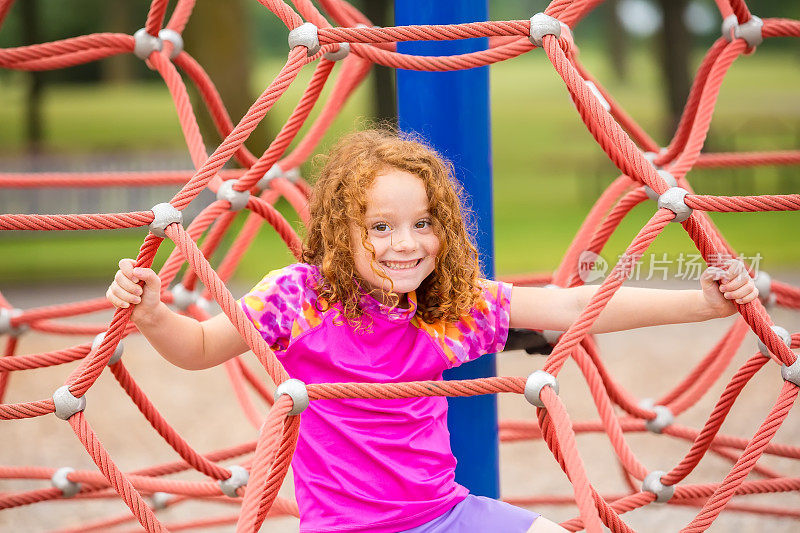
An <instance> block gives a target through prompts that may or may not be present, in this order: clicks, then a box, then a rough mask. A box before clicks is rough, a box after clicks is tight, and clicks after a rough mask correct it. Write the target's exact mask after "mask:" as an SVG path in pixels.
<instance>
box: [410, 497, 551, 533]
mask: <svg viewBox="0 0 800 533" xmlns="http://www.w3.org/2000/svg"><path fill="white" fill-rule="evenodd" d="M538 517H539V514H538V513H534V512H533V511H528V510H527V509H522V508H521V507H515V506H514V505H510V504H508V503H505V502H501V501H498V500H493V499H492V498H486V497H484V496H473V495H472V494H469V495H467V497H466V498H464V499H463V500H462V501H461V502H459V503H457V504H456V505H454V506H453V507H452V508H450V510H449V511H447V512H446V513H444V514H443V515H441V516H438V517H436V518H434V519H433V520H431V521H430V522H428V523H425V524H422V525H421V526H417V527H414V528H411V529H407V530H405V531H403V532H402V533H469V532H473V533H475V532H485V531H503V532H504V533H525V532H526V531H528V530H529V529H530V527H531V526H532V525H533V521H534V520H536V519H537V518H538Z"/></svg>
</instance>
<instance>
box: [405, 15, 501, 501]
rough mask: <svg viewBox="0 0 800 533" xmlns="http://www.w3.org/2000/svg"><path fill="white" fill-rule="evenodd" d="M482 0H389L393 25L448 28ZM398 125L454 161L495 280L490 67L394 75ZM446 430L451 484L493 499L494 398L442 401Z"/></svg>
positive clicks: (491, 366)
mask: <svg viewBox="0 0 800 533" xmlns="http://www.w3.org/2000/svg"><path fill="white" fill-rule="evenodd" d="M487 17H488V3H487V1H486V0H461V1H458V2H439V1H431V0H395V24H396V25H398V26H400V25H408V24H453V23H461V22H476V21H483V20H487ZM487 46H488V39H485V38H483V39H468V40H461V41H433V42H407V43H399V44H398V47H397V48H398V51H399V52H403V53H408V54H416V55H452V54H463V53H467V52H474V51H478V50H484V49H486V47H487ZM397 102H398V118H399V126H400V129H401V130H402V131H408V132H411V131H413V132H417V133H419V134H421V135H422V136H423V137H424V138H425V139H427V140H428V142H430V143H431V144H432V145H433V146H434V147H435V148H436V149H437V150H438V151H439V152H440V153H442V155H444V156H445V157H446V158H448V159H449V160H450V161H452V162H453V165H454V166H455V169H456V177H457V178H458V180H460V182H461V183H462V185H463V186H464V188H465V189H466V191H467V194H468V202H469V204H470V205H471V207H472V211H473V214H474V217H475V225H476V227H477V229H478V235H477V244H478V251H479V253H480V258H481V262H482V265H483V274H484V275H485V276H486V277H490V278H491V277H494V233H493V227H492V164H491V143H490V140H491V131H490V122H489V69H488V67H480V68H473V69H469V70H461V71H455V72H414V71H408V70H400V69H398V71H397ZM495 373H496V372H495V357H494V355H485V356H483V357H481V358H480V359H478V360H476V361H473V362H471V363H468V364H465V365H463V366H461V367H459V368H455V369H452V370H449V371H447V372H446V373H445V377H446V378H447V379H471V378H478V377H488V376H494V375H495ZM449 403H450V405H449V415H448V426H449V429H450V441H451V445H452V447H453V453H454V454H455V456H456V458H457V459H458V466H457V468H456V480H457V481H458V482H459V483H461V484H462V485H464V486H466V487H467V488H468V489H470V491H471V492H472V493H474V494H479V495H482V496H488V497H492V498H498V497H499V496H500V482H499V474H498V436H497V399H496V397H495V396H494V395H484V396H474V397H470V398H450V399H449Z"/></svg>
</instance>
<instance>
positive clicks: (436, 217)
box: [302, 129, 480, 323]
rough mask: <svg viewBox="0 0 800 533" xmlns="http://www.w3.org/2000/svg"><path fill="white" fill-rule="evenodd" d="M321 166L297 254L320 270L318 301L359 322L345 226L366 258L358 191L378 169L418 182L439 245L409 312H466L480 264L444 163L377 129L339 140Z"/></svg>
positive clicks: (438, 315)
mask: <svg viewBox="0 0 800 533" xmlns="http://www.w3.org/2000/svg"><path fill="white" fill-rule="evenodd" d="M324 160H325V163H324V166H323V168H322V170H321V172H320V174H319V177H318V179H317V182H316V183H315V185H314V188H313V190H312V193H311V199H310V202H309V211H310V214H311V221H310V222H309V225H308V228H307V232H306V236H305V239H304V242H303V254H302V260H303V261H304V262H306V263H309V264H313V265H318V266H319V268H320V272H321V274H322V281H321V284H320V286H319V287H317V290H318V291H319V294H320V298H321V300H322V301H324V302H326V303H327V304H328V305H333V304H335V303H341V305H342V308H343V311H344V315H345V317H346V318H347V319H348V320H351V321H355V322H358V321H359V319H360V317H361V316H362V310H361V308H360V306H359V302H360V299H361V294H362V293H361V289H360V286H362V285H363V280H361V279H360V276H359V275H358V273H357V272H356V268H355V263H354V260H353V250H352V246H351V236H350V229H349V228H350V224H351V223H352V222H355V223H356V224H357V225H360V226H361V227H362V229H363V231H362V242H363V243H364V246H365V248H366V249H368V250H371V251H373V253H374V250H373V249H372V247H371V245H370V244H369V243H368V242H367V230H366V227H365V226H364V216H365V213H366V207H367V205H366V191H367V190H368V189H369V187H370V186H371V185H372V181H373V179H374V178H375V176H377V175H378V174H379V173H380V172H381V171H383V170H386V169H387V168H396V169H399V170H403V171H406V172H409V173H411V174H413V175H415V176H417V177H419V178H420V179H421V180H422V181H423V183H424V184H425V190H426V192H427V196H428V203H429V209H430V214H431V219H432V226H433V229H434V232H435V233H436V235H437V236H438V237H439V241H440V245H441V249H440V251H439V255H438V256H437V258H436V268H435V269H434V271H433V272H432V273H431V274H430V275H429V276H428V277H427V278H426V279H425V280H424V281H423V282H422V284H421V285H420V287H419V289H417V291H416V293H417V313H418V314H419V315H420V316H421V318H422V319H423V320H424V321H425V322H427V323H433V322H435V321H439V320H448V321H454V320H457V319H458V318H459V317H461V316H463V315H464V314H466V313H467V312H468V311H469V309H471V308H472V306H473V305H474V304H475V299H476V297H477V295H478V285H477V281H478V278H479V276H480V264H479V261H478V252H477V249H476V247H475V244H474V242H473V239H472V236H471V233H470V231H468V229H467V223H466V222H465V215H469V213H468V211H467V210H466V208H465V207H464V204H463V202H462V196H463V189H462V187H461V186H460V185H459V184H458V182H457V181H456V180H455V179H454V177H453V168H452V165H451V164H450V163H449V162H447V161H445V160H444V159H443V158H442V157H441V156H440V155H439V154H438V153H436V151H434V150H433V149H432V148H430V147H428V146H426V145H425V144H424V143H423V142H421V141H420V140H419V139H416V138H413V137H411V136H408V135H406V134H398V133H395V132H394V131H391V130H384V129H370V130H365V131H359V132H354V133H351V134H348V135H345V136H344V137H342V138H341V139H340V140H339V141H338V142H337V143H336V144H335V145H334V146H333V148H331V150H330V152H329V153H328V155H327V156H326V157H325V158H324ZM376 273H377V274H378V275H380V276H381V277H384V278H385V276H384V275H382V274H381V273H380V272H377V271H376ZM398 300H399V299H396V300H395V305H396V304H397V302H398Z"/></svg>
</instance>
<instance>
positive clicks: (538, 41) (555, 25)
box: [528, 13, 561, 48]
mask: <svg viewBox="0 0 800 533" xmlns="http://www.w3.org/2000/svg"><path fill="white" fill-rule="evenodd" d="M545 35H554V36H555V37H556V38H558V37H561V23H560V22H559V21H558V19H555V18H553V17H551V16H550V15H545V14H544V13H536V14H535V15H534V16H532V17H531V30H530V36H529V37H528V39H530V41H531V43H533V44H535V45H536V46H538V47H539V48H541V47H542V39H543V38H544V36H545Z"/></svg>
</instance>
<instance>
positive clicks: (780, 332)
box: [758, 326, 792, 379]
mask: <svg viewBox="0 0 800 533" xmlns="http://www.w3.org/2000/svg"><path fill="white" fill-rule="evenodd" d="M770 329H771V330H772V331H774V332H775V335H777V336H778V338H780V339H781V340H782V341H783V343H784V344H785V345H786V346H787V347H788V348H791V347H792V336H791V335H790V334H789V332H788V331H786V328H782V327H780V326H770ZM758 351H759V352H761V355H763V356H764V357H766V358H767V359H769V358H770V357H771V354H770V350H769V348H767V345H766V344H765V343H764V341H762V340H761V339H758ZM784 379H786V378H784Z"/></svg>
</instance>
